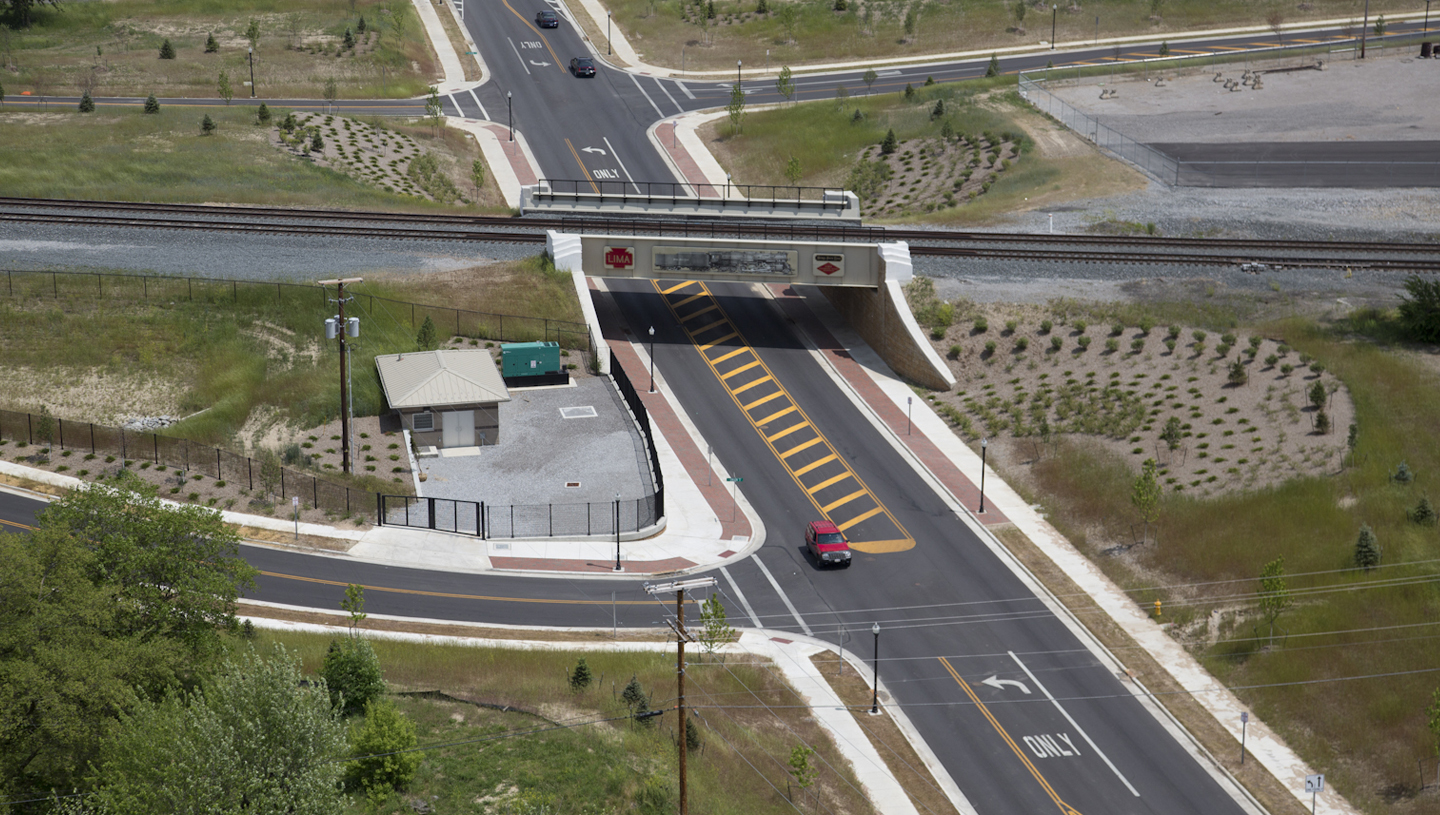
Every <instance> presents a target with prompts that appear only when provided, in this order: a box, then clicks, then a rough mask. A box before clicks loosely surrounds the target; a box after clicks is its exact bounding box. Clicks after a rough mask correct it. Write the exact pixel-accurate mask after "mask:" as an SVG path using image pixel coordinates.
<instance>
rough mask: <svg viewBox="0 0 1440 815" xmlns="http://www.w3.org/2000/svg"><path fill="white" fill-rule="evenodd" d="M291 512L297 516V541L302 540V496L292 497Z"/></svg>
mask: <svg viewBox="0 0 1440 815" xmlns="http://www.w3.org/2000/svg"><path fill="white" fill-rule="evenodd" d="M290 509H291V514H292V515H294V516H295V542H296V543H299V542H300V496H298V495H292V496H291V497H290Z"/></svg>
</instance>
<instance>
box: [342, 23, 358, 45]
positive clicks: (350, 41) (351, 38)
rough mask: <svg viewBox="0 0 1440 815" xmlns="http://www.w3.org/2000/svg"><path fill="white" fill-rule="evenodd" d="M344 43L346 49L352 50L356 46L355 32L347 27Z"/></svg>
mask: <svg viewBox="0 0 1440 815" xmlns="http://www.w3.org/2000/svg"><path fill="white" fill-rule="evenodd" d="M342 45H343V47H344V48H345V50H346V51H351V50H354V48H355V33H354V32H353V31H351V30H350V29H348V28H347V29H345V39H344V41H343V43H342Z"/></svg>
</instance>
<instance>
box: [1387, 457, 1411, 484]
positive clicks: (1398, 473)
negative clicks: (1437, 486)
mask: <svg viewBox="0 0 1440 815" xmlns="http://www.w3.org/2000/svg"><path fill="white" fill-rule="evenodd" d="M1390 478H1391V480H1393V481H1394V482H1395V483H1397V484H1409V483H1410V482H1411V481H1414V480H1415V473H1414V472H1413V471H1411V469H1410V465H1409V464H1406V463H1405V462H1403V461H1402V462H1400V466H1399V467H1396V468H1395V474H1394V475H1392V476H1390Z"/></svg>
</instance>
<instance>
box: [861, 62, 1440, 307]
mask: <svg viewBox="0 0 1440 815" xmlns="http://www.w3.org/2000/svg"><path fill="white" fill-rule="evenodd" d="M879 78H880V75H879V74H877V73H875V69H874V68H866V69H865V75H864V76H862V77H860V81H862V82H864V83H865V95H866V96H869V95H870V86H871V85H874V84H875V80H877V79H879ZM1415 279H1416V280H1420V279H1422V278H1420V277H1419V276H1418V275H1417V276H1416V278H1415Z"/></svg>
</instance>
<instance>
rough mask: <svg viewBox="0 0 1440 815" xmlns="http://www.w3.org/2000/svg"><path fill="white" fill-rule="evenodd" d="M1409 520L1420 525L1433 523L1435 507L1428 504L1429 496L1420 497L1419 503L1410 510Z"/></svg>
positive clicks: (1432, 524) (1431, 524)
mask: <svg viewBox="0 0 1440 815" xmlns="http://www.w3.org/2000/svg"><path fill="white" fill-rule="evenodd" d="M1410 520H1412V521H1414V522H1415V523H1417V524H1420V525H1421V526H1434V525H1435V508H1434V507H1433V506H1431V505H1430V499H1429V498H1421V499H1420V503H1418V504H1416V505H1415V509H1414V510H1412V511H1411V512H1410Z"/></svg>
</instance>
